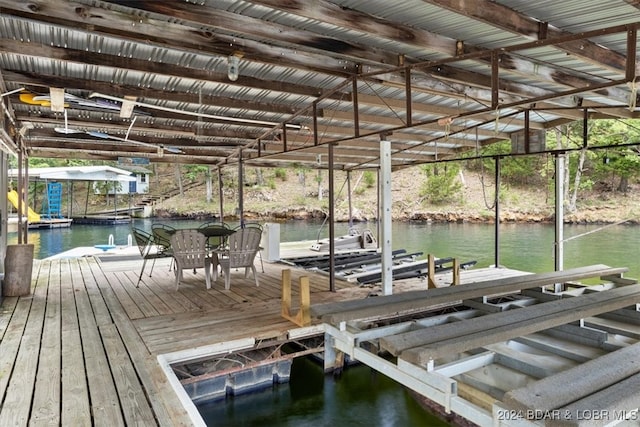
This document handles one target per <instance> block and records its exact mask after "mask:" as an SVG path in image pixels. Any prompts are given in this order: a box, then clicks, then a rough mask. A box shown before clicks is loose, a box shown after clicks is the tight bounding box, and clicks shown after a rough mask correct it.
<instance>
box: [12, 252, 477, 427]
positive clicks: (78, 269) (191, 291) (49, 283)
mask: <svg viewBox="0 0 640 427" xmlns="http://www.w3.org/2000/svg"><path fill="white" fill-rule="evenodd" d="M141 262H142V261H141V260H140V259H139V258H136V257H132V256H109V255H108V254H107V255H100V254H97V255H95V256H87V257H73V258H58V259H51V260H44V261H37V260H36V261H35V262H34V269H33V280H32V289H31V294H30V295H28V296H24V297H5V298H4V300H3V302H2V305H1V306H0V308H1V310H0V402H1V409H0V425H3V426H4V425H11V426H22V425H27V424H30V425H44V424H46V425H52V424H53V425H96V426H100V425H105V426H114V425H144V426H153V425H160V426H177V425H191V424H192V421H191V419H190V417H189V414H188V413H187V411H186V410H185V409H184V406H183V405H182V403H181V401H180V400H179V399H178V397H177V396H176V393H175V392H174V390H173V388H172V387H171V385H170V383H169V381H168V380H167V377H166V375H165V373H164V372H163V370H162V369H161V366H160V364H159V362H158V357H157V356H158V355H161V354H166V353H172V352H179V351H185V350H189V349H194V348H196V347H204V346H208V345H213V344H216V343H220V342H223V341H230V340H234V339H240V338H246V337H255V338H257V339H268V338H273V337H281V336H283V335H286V334H287V333H288V331H290V330H293V329H295V328H297V326H296V325H295V324H293V323H291V322H289V321H287V320H285V319H284V318H282V317H281V316H280V297H281V295H280V292H281V285H280V278H281V271H282V269H283V268H289V269H291V267H289V266H284V265H281V264H271V263H265V265H264V267H265V273H261V276H260V286H259V287H256V286H255V284H254V282H253V281H252V280H251V278H249V279H245V278H244V275H243V274H242V273H240V272H238V273H232V274H233V277H232V285H231V289H230V290H229V291H225V290H224V286H223V283H222V280H219V282H218V283H217V284H214V286H213V288H212V289H211V290H206V289H205V285H204V273H203V272H202V270H198V272H197V274H192V273H186V274H185V283H184V284H181V285H180V289H179V291H177V292H176V291H175V288H174V278H173V273H172V272H171V271H170V270H169V260H168V259H167V260H159V261H158V262H157V263H156V265H155V268H154V270H153V276H152V277H149V276H148V272H147V273H145V276H144V277H143V283H141V284H140V287H139V288H136V286H135V284H136V281H137V277H138V273H139V268H140V266H141ZM291 271H292V281H293V282H294V283H297V281H298V280H299V277H300V276H302V275H305V276H309V277H310V283H311V298H312V303H314V304H315V303H323V302H331V301H339V300H342V299H353V298H364V297H366V296H367V295H368V294H369V293H372V292H375V288H371V287H359V286H354V285H353V284H352V283H348V282H345V281H341V280H337V281H336V287H337V292H329V291H328V289H329V283H328V277H327V276H326V275H318V274H313V273H309V272H306V271H303V270H298V269H291ZM476 274H477V273H476ZM402 286H406V287H408V288H409V289H411V288H413V289H416V286H417V287H420V286H426V285H425V282H424V281H419V280H414V281H413V282H411V283H408V284H407V282H403V283H399V284H398V289H399V290H400V289H402ZM296 300H297V289H296V286H294V287H293V301H296Z"/></svg>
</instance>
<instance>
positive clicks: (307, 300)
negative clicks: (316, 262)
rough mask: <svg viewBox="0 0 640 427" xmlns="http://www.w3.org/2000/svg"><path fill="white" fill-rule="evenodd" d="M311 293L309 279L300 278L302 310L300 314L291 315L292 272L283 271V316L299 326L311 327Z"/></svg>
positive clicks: (300, 309) (299, 310)
mask: <svg viewBox="0 0 640 427" xmlns="http://www.w3.org/2000/svg"><path fill="white" fill-rule="evenodd" d="M310 307H311V293H310V291H309V277H307V276H302V277H300V308H299V309H298V313H297V314H295V315H293V314H292V313H291V270H289V269H288V268H287V269H284V270H282V309H281V315H282V317H284V318H285V319H287V320H290V321H292V322H293V323H295V324H296V325H298V326H309V325H311V312H310Z"/></svg>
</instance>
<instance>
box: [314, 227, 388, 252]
mask: <svg viewBox="0 0 640 427" xmlns="http://www.w3.org/2000/svg"><path fill="white" fill-rule="evenodd" d="M330 244H331V241H330V240H329V239H323V240H318V241H317V242H316V243H314V244H313V245H311V248H310V249H311V250H312V251H317V252H323V251H328V250H329V246H330ZM334 247H335V250H344V249H375V248H377V247H378V241H377V240H376V238H375V237H374V236H373V233H372V232H371V230H369V229H365V230H362V231H360V230H358V229H356V228H352V229H350V230H349V234H346V235H344V236H340V237H336V238H335V239H334Z"/></svg>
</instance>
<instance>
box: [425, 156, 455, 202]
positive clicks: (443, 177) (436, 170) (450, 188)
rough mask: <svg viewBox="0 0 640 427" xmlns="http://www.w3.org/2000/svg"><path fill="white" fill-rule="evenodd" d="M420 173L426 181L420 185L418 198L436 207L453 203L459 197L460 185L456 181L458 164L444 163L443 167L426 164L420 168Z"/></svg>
mask: <svg viewBox="0 0 640 427" xmlns="http://www.w3.org/2000/svg"><path fill="white" fill-rule="evenodd" d="M422 171H423V172H424V173H425V175H426V176H427V179H426V180H425V181H424V182H423V183H422V186H421V188H420V196H422V197H425V198H426V199H427V200H429V201H430V202H431V203H433V204H436V205H441V204H445V203H448V202H451V201H454V200H456V198H458V197H459V196H460V191H461V190H462V183H461V182H460V180H459V179H458V174H459V173H460V165H459V164H458V163H445V164H444V166H442V165H434V164H426V165H423V166H422Z"/></svg>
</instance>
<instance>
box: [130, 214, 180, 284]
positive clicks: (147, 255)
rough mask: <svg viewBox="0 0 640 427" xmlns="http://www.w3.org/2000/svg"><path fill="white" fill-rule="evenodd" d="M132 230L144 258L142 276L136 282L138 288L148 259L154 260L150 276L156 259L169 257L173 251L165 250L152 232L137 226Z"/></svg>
mask: <svg viewBox="0 0 640 427" xmlns="http://www.w3.org/2000/svg"><path fill="white" fill-rule="evenodd" d="M131 232H132V234H133V238H134V239H135V241H136V245H137V246H138V250H139V251H140V256H141V257H142V259H143V261H142V269H141V270H140V276H139V277H138V282H137V283H136V288H137V287H139V286H140V282H141V281H142V274H143V273H144V269H145V267H146V265H147V261H148V260H150V259H151V260H153V263H152V264H151V270H150V271H149V277H151V273H152V272H153V267H154V266H155V264H156V259H158V258H168V257H170V256H171V253H170V251H167V250H163V249H162V246H160V245H157V244H156V242H155V240H154V238H153V235H152V234H149V233H147V232H146V231H144V230H141V229H139V228H135V227H134V228H132V229H131Z"/></svg>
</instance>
